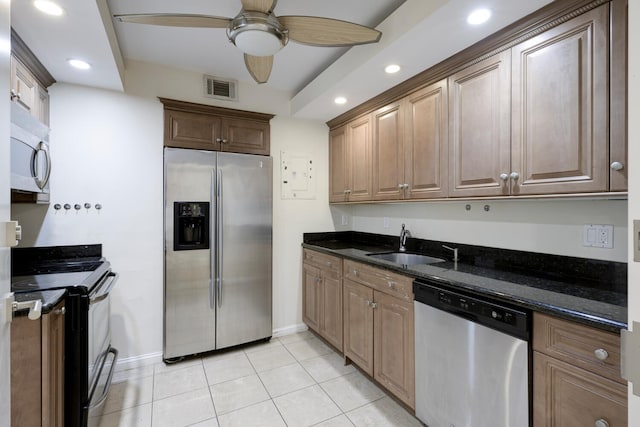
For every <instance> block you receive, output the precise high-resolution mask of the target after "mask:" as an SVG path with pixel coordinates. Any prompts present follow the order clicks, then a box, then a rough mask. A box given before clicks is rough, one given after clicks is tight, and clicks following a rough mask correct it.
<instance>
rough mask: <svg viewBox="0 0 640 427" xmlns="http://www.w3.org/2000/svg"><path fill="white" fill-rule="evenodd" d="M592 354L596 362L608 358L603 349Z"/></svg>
mask: <svg viewBox="0 0 640 427" xmlns="http://www.w3.org/2000/svg"><path fill="white" fill-rule="evenodd" d="M593 354H595V355H596V359H598V360H607V358H608V357H609V353H608V352H607V350H605V349H604V348H599V349H597V350H594V352H593ZM598 421H600V420H598Z"/></svg>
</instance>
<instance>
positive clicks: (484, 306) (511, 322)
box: [414, 280, 530, 339]
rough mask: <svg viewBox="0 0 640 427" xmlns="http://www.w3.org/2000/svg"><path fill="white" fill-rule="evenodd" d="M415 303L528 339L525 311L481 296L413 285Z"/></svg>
mask: <svg viewBox="0 0 640 427" xmlns="http://www.w3.org/2000/svg"><path fill="white" fill-rule="evenodd" d="M414 295H415V300H416V302H418V303H422V304H427V305H430V306H432V307H435V308H438V309H440V310H443V311H446V312H449V313H451V314H454V315H457V316H460V317H463V318H466V319H468V320H471V321H473V322H475V323H479V324H481V325H484V326H488V327H490V328H493V329H496V330H500V331H502V332H505V333H508V334H510V335H513V336H517V337H521V338H524V339H528V337H529V331H530V326H529V320H528V312H527V311H526V310H525V309H520V308H517V307H510V306H509V305H508V304H505V303H502V302H500V301H496V300H493V299H491V298H490V297H486V296H484V295H473V296H471V295H465V294H464V293H462V292H458V291H456V290H451V289H447V288H446V287H445V286H442V285H440V284H438V285H436V284H432V283H425V282H422V281H418V280H416V281H415V282H414Z"/></svg>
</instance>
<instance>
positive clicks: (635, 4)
mask: <svg viewBox="0 0 640 427" xmlns="http://www.w3.org/2000/svg"><path fill="white" fill-rule="evenodd" d="M638 16H640V0H629V32H628V35H629V75H628V78H627V81H628V84H629V90H628V97H627V99H628V102H629V112H628V117H629V135H628V136H629V140H628V141H629V144H628V146H629V159H630V160H631V159H640V122H639V121H638V118H639V117H640V22H639V21H638V19H636V18H637V17H638ZM633 219H640V168H638V167H632V168H630V169H629V237H630V239H629V245H628V249H629V325H631V322H633V321H634V320H635V321H636V322H640V287H638V283H640V264H638V263H637V262H634V261H633V247H634V246H635V245H637V241H635V240H634V236H633V231H632V230H633V225H632V221H633ZM636 239H637V236H636ZM630 328H631V326H630ZM634 332H635V333H640V331H638V330H635V331H634ZM633 357H636V358H637V357H640V355H638V354H636V355H634V356H633ZM635 388H636V390H638V389H640V384H636V386H635ZM631 390H632V388H631V387H629V425H630V426H638V425H640V397H637V396H634V395H633V394H632V393H631ZM638 394H640V392H639V393H638Z"/></svg>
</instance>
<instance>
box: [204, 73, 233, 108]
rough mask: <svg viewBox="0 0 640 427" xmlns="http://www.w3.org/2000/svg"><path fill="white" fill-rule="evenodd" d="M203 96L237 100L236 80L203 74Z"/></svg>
mask: <svg viewBox="0 0 640 427" xmlns="http://www.w3.org/2000/svg"><path fill="white" fill-rule="evenodd" d="M204 96H207V97H209V98H217V99H226V100H227V101H237V100H238V81H237V80H233V79H224V78H221V77H215V76H208V75H206V74H205V76H204Z"/></svg>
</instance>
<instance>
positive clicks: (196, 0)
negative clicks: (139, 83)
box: [11, 0, 550, 120]
mask: <svg viewBox="0 0 640 427" xmlns="http://www.w3.org/2000/svg"><path fill="white" fill-rule="evenodd" d="M57 2H58V3H59V4H60V5H61V6H62V7H63V9H64V10H65V14H64V15H63V16H61V17H57V18H52V17H48V16H45V15H43V14H42V13H40V12H38V11H37V10H35V8H34V7H33V6H32V0H21V1H14V2H12V4H11V9H12V13H11V22H12V26H13V28H14V29H15V30H16V32H17V33H18V34H19V35H20V36H21V38H22V39H23V40H24V41H25V43H26V44H27V45H28V46H29V47H30V48H31V50H33V52H34V53H35V54H36V56H38V58H39V59H40V61H41V62H42V63H43V64H44V65H45V67H47V69H48V70H49V71H50V72H51V74H52V75H53V76H54V78H55V79H56V80H58V81H61V82H68V83H75V84H81V85H87V86H95V87H100V88H105V89H112V90H123V75H124V69H125V68H126V61H127V59H135V60H140V61H145V62H150V63H157V64H162V65H166V66H171V67H174V68H183V69H186V70H192V71H196V72H201V73H204V74H211V75H215V76H219V77H231V78H235V79H238V80H241V81H252V80H251V77H250V76H249V73H248V72H247V71H246V69H245V66H244V60H243V56H242V53H241V52H240V51H239V50H238V49H237V48H235V47H234V46H233V45H232V44H230V43H229V41H228V40H227V38H226V34H225V31H224V30H221V29H196V28H173V27H156V26H149V25H139V24H127V23H120V22H115V21H114V20H113V19H112V18H111V14H126V13H172V12H174V13H199V14H206V15H215V16H225V17H233V16H235V15H236V14H237V13H238V12H239V11H240V2H239V0H215V1H214V0H182V1H180V2H176V1H171V0H135V1H132V0H93V1H91V0H57ZM549 2H550V0H529V1H522V0H519V1H513V0H429V1H426V0H406V1H405V0H349V1H344V0H323V1H317V0H279V1H278V3H277V5H276V8H275V14H276V15H312V16H324V17H330V18H336V19H342V20H346V21H352V22H356V23H359V24H363V25H368V26H376V27H377V28H378V29H379V30H381V31H382V33H383V35H382V39H381V41H380V42H379V43H377V44H372V45H364V46H356V47H353V48H351V49H344V48H322V47H310V46H304V45H299V44H296V43H293V42H290V43H289V44H288V45H287V46H285V47H284V49H282V50H281V51H280V52H278V53H277V54H276V56H275V60H274V67H273V71H272V74H271V77H270V79H269V82H268V83H266V84H267V85H269V86H270V87H272V88H274V89H278V90H282V91H286V92H287V93H289V94H290V95H291V99H292V104H291V110H292V115H294V116H297V117H303V118H312V119H319V120H329V119H331V118H333V117H335V116H337V115H339V114H341V113H342V112H344V111H347V110H349V109H351V108H353V107H354V106H356V105H358V104H360V103H362V102H364V101H366V100H367V99H370V98H371V97H373V96H375V95H377V94H379V93H381V92H383V91H384V90H386V89H388V88H390V87H392V86H395V85H396V84H398V83H400V82H401V81H403V80H406V79H407V78H409V77H411V76H412V75H415V74H417V73H419V72H420V71H422V70H424V69H426V68H428V67H430V66H432V65H434V64H436V63H438V62H440V61H441V60H443V59H445V58H447V57H448V56H451V55H452V54H453V53H455V52H457V51H459V50H461V49H463V48H465V47H467V46H469V45H471V44H473V43H475V42H476V41H478V40H481V39H482V38H484V37H486V36H487V35H489V34H491V33H493V32H495V31H497V30H498V29H500V28H502V27H504V26H506V25H508V24H509V23H511V22H514V21H515V20H517V19H519V18H520V17H522V16H525V15H527V14H528V13H530V12H532V11H534V10H536V9H538V8H540V7H541V6H543V5H544V4H546V3H549ZM479 6H483V7H488V8H490V9H491V10H492V11H493V17H492V19H491V20H490V21H489V22H488V23H486V24H484V25H483V26H481V27H469V26H468V25H467V24H466V22H465V19H466V15H467V14H468V13H469V12H470V11H471V10H473V9H474V8H476V7H479ZM114 30H115V31H114ZM71 57H78V58H82V59H85V60H87V61H88V62H89V63H91V64H92V66H93V67H92V69H91V70H90V71H88V72H87V71H85V72H83V71H78V70H74V69H72V68H70V67H69V66H68V65H67V63H66V59H69V58H71ZM123 57H124V61H123ZM390 62H395V63H398V64H400V65H401V66H402V71H401V72H400V73H398V74H397V75H394V76H388V75H385V74H384V72H383V71H382V68H383V67H384V65H386V64H388V63H390ZM337 95H343V96H346V97H347V98H348V100H349V102H348V103H347V104H346V105H344V106H341V107H338V106H335V105H334V104H333V98H334V97H335V96H337Z"/></svg>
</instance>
